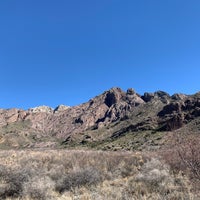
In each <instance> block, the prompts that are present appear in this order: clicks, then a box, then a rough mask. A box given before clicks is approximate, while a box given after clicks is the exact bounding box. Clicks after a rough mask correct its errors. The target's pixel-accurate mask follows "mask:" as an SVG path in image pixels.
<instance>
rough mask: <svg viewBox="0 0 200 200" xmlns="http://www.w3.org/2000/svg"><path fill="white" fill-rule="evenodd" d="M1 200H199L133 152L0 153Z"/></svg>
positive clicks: (179, 179)
mask: <svg viewBox="0 0 200 200" xmlns="http://www.w3.org/2000/svg"><path fill="white" fill-rule="evenodd" d="M0 161H1V165H0V199H7V200H8V199H21V200H29V199H37V200H50V199H55V200H56V199H61V200H70V199H71V200H72V199H73V200H75V199H77V200H78V199H80V200H92V199H94V200H96V199H97V200H103V199H109V200H114V199H115V200H117V199H120V200H121V199H124V200H130V199H141V200H143V199H152V200H153V199H166V200H167V199H174V200H175V199H177V200H178V199H195V198H194V195H193V194H192V193H191V192H190V191H191V188H190V183H189V181H188V179H187V178H186V177H183V176H182V175H180V174H176V175H174V174H171V173H170V169H169V167H168V166H167V165H165V164H163V163H162V162H161V161H159V160H158V159H155V158H153V159H151V158H150V156H147V155H146V154H145V155H144V154H142V153H133V152H102V151H73V150H71V151H69V150H46V151H39V150H38V151H36V150H35V151H34V150H32V151H31V150H26V151H25V150H20V151H14V150H8V151H0Z"/></svg>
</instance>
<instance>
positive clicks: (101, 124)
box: [0, 88, 200, 149]
mask: <svg viewBox="0 0 200 200" xmlns="http://www.w3.org/2000/svg"><path fill="white" fill-rule="evenodd" d="M199 116H200V93H196V94H194V95H184V94H174V95H172V96H170V95H169V94H167V93H166V92H163V91H157V92H155V93H144V95H142V96H141V95H139V94H137V93H136V92H135V91H134V90H133V89H128V90H127V91H126V92H124V91H122V90H121V89H120V88H111V89H110V90H108V91H105V92H104V93H103V94H101V95H99V96H96V97H94V98H92V99H90V100H89V101H88V102H86V103H83V104H81V105H78V106H74V107H68V106H64V105H61V106H58V107H57V108H56V109H52V108H50V107H47V106H40V107H36V108H31V109H29V110H20V109H16V108H15V109H6V110H5V109H1V110H0V147H1V148H10V147H15V148H25V147H41V148H44V147H62V146H63V147H76V146H79V147H80V146H84V147H95V148H100V149H118V148H123V149H135V148H137V149H141V148H149V147H151V148H157V147H159V146H160V145H161V144H162V143H163V142H164V140H163V139H164V138H165V135H166V134H167V133H169V132H172V131H175V130H177V129H180V128H184V127H185V128H186V127H187V126H189V124H191V122H192V121H194V120H196V121H199Z"/></svg>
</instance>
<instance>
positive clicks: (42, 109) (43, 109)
mask: <svg viewBox="0 0 200 200" xmlns="http://www.w3.org/2000/svg"><path fill="white" fill-rule="evenodd" d="M28 111H29V112H32V113H41V112H44V113H52V112H53V108H51V107H49V106H38V107H35V108H30V109H29V110H28Z"/></svg>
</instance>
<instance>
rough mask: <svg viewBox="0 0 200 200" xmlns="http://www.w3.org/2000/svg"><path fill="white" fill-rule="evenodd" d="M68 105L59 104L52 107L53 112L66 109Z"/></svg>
mask: <svg viewBox="0 0 200 200" xmlns="http://www.w3.org/2000/svg"><path fill="white" fill-rule="evenodd" d="M69 108H70V106H66V105H62V104H61V105H59V106H57V107H56V108H55V109H54V113H57V112H62V111H65V110H67V109H69Z"/></svg>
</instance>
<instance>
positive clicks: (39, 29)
mask: <svg viewBox="0 0 200 200" xmlns="http://www.w3.org/2000/svg"><path fill="white" fill-rule="evenodd" d="M0 73H1V77H0V94H1V97H0V107H1V108H11V107H18V108H24V109H27V108H29V107H34V106H38V105H49V106H51V107H55V106H56V105H58V104H66V105H70V106H72V105H77V104H80V103H83V102H86V101H88V100H89V99H90V98H92V97H94V96H96V95H98V94H100V93H102V92H103V91H105V90H108V89H109V88H111V87H116V86H117V87H121V88H122V89H124V90H126V89H127V88H130V87H132V88H134V89H135V90H136V91H137V92H138V93H140V94H143V93H144V92H145V91H148V92H153V91H156V90H164V91H166V92H168V93H170V94H172V93H176V92H181V93H187V94H192V93H195V92H197V91H199V90H200V78H199V77H200V1H199V0H16V1H15V0H14V1H13V0H1V1H0Z"/></svg>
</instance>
